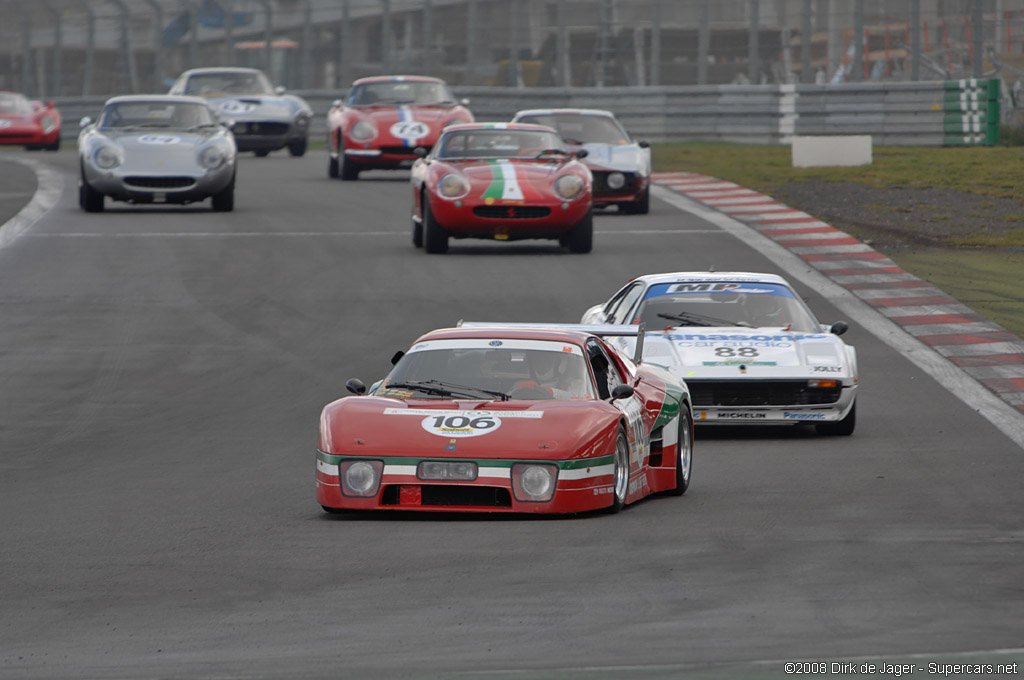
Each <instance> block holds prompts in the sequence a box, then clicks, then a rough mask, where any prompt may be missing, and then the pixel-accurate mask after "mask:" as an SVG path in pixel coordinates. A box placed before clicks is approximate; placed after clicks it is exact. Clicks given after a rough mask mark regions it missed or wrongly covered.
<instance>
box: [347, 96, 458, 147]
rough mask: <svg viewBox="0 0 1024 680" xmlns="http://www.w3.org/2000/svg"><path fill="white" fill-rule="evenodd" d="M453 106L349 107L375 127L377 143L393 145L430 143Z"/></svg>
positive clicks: (439, 133)
mask: <svg viewBox="0 0 1024 680" xmlns="http://www.w3.org/2000/svg"><path fill="white" fill-rule="evenodd" d="M453 108H454V107H453V106H395V105H391V106H361V107H359V108H358V109H352V111H355V112H357V113H356V114H355V115H356V116H357V117H358V118H361V119H363V120H369V121H372V122H373V125H374V127H376V128H377V135H378V136H377V139H376V140H375V143H376V144H380V145H395V146H417V145H428V146H429V145H433V144H434V143H435V142H436V141H437V138H438V137H439V136H440V135H441V129H442V128H443V127H444V124H445V123H446V122H448V121H449V120H451V111H452V109H453Z"/></svg>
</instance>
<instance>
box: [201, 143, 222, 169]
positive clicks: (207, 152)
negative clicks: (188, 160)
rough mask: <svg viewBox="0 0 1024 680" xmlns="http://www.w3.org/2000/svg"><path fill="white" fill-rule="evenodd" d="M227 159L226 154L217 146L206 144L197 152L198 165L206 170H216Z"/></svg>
mask: <svg viewBox="0 0 1024 680" xmlns="http://www.w3.org/2000/svg"><path fill="white" fill-rule="evenodd" d="M227 160H228V157H227V154H225V153H224V151H223V149H221V148H220V147H219V146H208V147H206V148H205V149H203V150H202V151H200V152H199V165H201V166H203V167H204V168H206V169H207V170H216V169H217V168H219V167H220V166H222V165H224V163H225V162H226V161H227Z"/></svg>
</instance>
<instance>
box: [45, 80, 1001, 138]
mask: <svg viewBox="0 0 1024 680" xmlns="http://www.w3.org/2000/svg"><path fill="white" fill-rule="evenodd" d="M999 83H1000V81H998V80H974V79H968V80H961V81H927V82H912V83H908V82H897V83H851V84H839V85H716V86H693V87H620V88H615V87H606V88H594V87H579V88H498V87H465V88H453V89H454V91H455V94H456V96H457V97H460V98H461V97H465V98H468V99H469V100H470V109H471V110H472V111H473V114H474V115H475V116H476V118H477V120H481V121H483V120H487V121H503V120H509V119H511V118H512V116H513V114H515V112H516V111H519V110H520V109H530V108H559V107H570V108H596V109H608V110H611V111H614V112H615V114H616V116H618V118H619V119H620V120H621V121H622V123H623V125H625V126H626V128H627V129H629V131H630V132H631V133H632V134H633V135H634V136H635V137H637V138H640V139H645V140H647V141H650V142H680V141H724V142H742V143H755V144H788V143H789V142H790V140H791V139H792V137H793V136H794V135H871V137H872V139H873V143H874V144H876V145H883V146H944V145H945V146H952V145H956V146H973V145H993V144H997V143H998V142H999V111H1000V102H999V97H1000V86H999ZM295 94H298V95H299V96H301V97H303V98H304V99H306V101H307V102H309V104H310V106H311V107H312V108H313V112H314V120H313V126H312V128H311V131H312V132H311V134H312V135H313V137H314V138H317V137H320V138H322V137H323V136H325V135H326V129H327V124H326V114H327V111H328V109H329V108H330V106H331V102H332V101H334V100H335V99H339V98H342V97H344V95H345V93H344V92H339V91H332V90H307V91H296V92H295ZM105 100H106V98H105V97H90V98H63V99H60V100H57V102H56V103H57V105H58V107H59V108H60V111H61V114H62V115H63V117H64V121H65V125H64V133H63V134H64V137H65V138H66V139H73V138H74V136H75V135H76V134H77V130H78V125H77V123H78V120H79V119H80V118H81V117H82V116H86V115H88V116H96V114H97V113H99V111H100V109H101V108H102V107H103V103H104V101H105Z"/></svg>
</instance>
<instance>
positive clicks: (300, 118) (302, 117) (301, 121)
mask: <svg viewBox="0 0 1024 680" xmlns="http://www.w3.org/2000/svg"><path fill="white" fill-rule="evenodd" d="M308 125H309V116H308V115H307V114H305V113H300V114H299V115H297V116H295V127H297V128H302V129H305V128H306V127H307V126H308Z"/></svg>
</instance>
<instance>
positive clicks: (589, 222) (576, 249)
mask: <svg viewBox="0 0 1024 680" xmlns="http://www.w3.org/2000/svg"><path fill="white" fill-rule="evenodd" d="M559 243H562V239H559ZM565 245H566V246H568V248H569V252H570V253H589V252H590V251H591V250H592V249H593V247H594V211H593V210H592V209H591V210H587V214H586V215H584V217H583V219H582V220H580V222H579V224H577V225H576V226H575V227H573V230H572V231H571V232H569V235H568V237H567V238H566V239H565Z"/></svg>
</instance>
